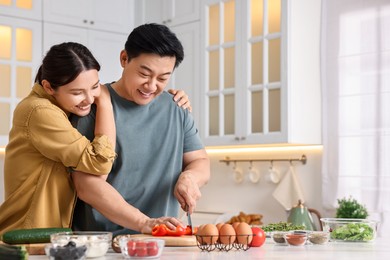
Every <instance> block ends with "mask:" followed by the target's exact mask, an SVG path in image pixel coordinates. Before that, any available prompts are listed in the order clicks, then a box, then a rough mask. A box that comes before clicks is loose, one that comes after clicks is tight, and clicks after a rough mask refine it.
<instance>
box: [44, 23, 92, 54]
mask: <svg viewBox="0 0 390 260" xmlns="http://www.w3.org/2000/svg"><path fill="white" fill-rule="evenodd" d="M63 42H78V43H81V44H83V45H85V46H87V47H88V30H87V29H83V28H75V27H72V26H66V25H60V24H53V23H44V24H43V52H44V54H46V52H47V51H48V50H49V49H50V47H51V46H53V45H55V44H59V43H63Z"/></svg>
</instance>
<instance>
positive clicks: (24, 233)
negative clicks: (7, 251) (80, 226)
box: [3, 228, 72, 244]
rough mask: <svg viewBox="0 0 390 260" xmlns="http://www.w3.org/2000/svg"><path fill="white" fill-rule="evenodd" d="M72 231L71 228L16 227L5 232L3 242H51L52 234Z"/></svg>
mask: <svg viewBox="0 0 390 260" xmlns="http://www.w3.org/2000/svg"><path fill="white" fill-rule="evenodd" d="M71 231H72V229H70V228H32V229H15V230H10V231H7V232H5V233H4V234H3V242H4V243H7V244H36V243H50V235H51V234H54V233H59V232H71Z"/></svg>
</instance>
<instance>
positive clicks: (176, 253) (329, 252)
mask: <svg viewBox="0 0 390 260" xmlns="http://www.w3.org/2000/svg"><path fill="white" fill-rule="evenodd" d="M29 259H35V260H38V259H41V260H43V259H48V257H46V256H30V257H29ZM91 259H93V260H109V259H124V257H123V256H122V255H121V254H117V253H113V252H112V251H111V252H109V253H108V254H107V255H106V256H104V257H99V258H91ZM160 259H162V260H164V259H165V260H179V259H180V260H182V259H212V260H229V259H333V260H340V259H354V260H356V259H365V260H367V259H369V260H374V259H381V260H383V259H390V239H389V238H388V239H381V238H377V239H376V241H374V242H370V243H356V242H344V243H341V242H329V243H328V244H326V245H304V246H287V245H277V244H275V243H274V242H273V241H272V240H271V239H269V238H267V240H266V243H265V244H264V245H263V246H261V247H252V248H250V249H249V250H247V251H237V250H231V251H229V252H223V251H219V250H218V249H215V250H214V251H212V252H202V251H201V250H200V249H199V248H198V247H165V248H164V251H163V254H162V255H161V257H160Z"/></svg>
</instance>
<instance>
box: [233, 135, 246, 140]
mask: <svg viewBox="0 0 390 260" xmlns="http://www.w3.org/2000/svg"><path fill="white" fill-rule="evenodd" d="M245 139H246V137H245V136H241V137H239V136H236V137H234V140H236V141H243V140H245Z"/></svg>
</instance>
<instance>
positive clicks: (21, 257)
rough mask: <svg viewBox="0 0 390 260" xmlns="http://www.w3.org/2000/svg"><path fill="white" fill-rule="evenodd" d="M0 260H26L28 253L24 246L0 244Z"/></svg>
mask: <svg viewBox="0 0 390 260" xmlns="http://www.w3.org/2000/svg"><path fill="white" fill-rule="evenodd" d="M0 259H4V260H13V259H15V260H27V259H28V253H27V251H26V247H25V246H14V245H5V244H0Z"/></svg>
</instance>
